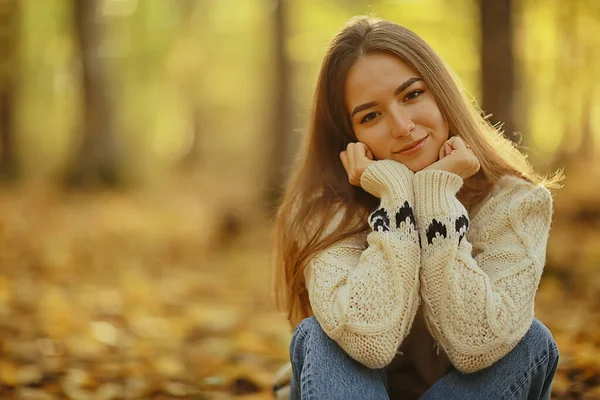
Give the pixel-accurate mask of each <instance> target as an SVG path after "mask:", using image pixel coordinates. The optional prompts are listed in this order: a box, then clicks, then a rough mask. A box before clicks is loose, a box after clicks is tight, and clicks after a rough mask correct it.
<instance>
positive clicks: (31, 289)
mask: <svg viewBox="0 0 600 400" xmlns="http://www.w3.org/2000/svg"><path fill="white" fill-rule="evenodd" d="M365 13H367V14H371V15H374V16H376V17H381V18H386V19H391V20H393V21H396V22H398V23H400V24H403V25H405V26H407V27H409V28H411V29H413V30H414V31H416V32H417V33H418V34H420V35H421V36H423V37H424V38H425V39H426V40H427V41H428V42H429V43H430V44H431V45H432V46H433V47H434V48H435V49H436V50H437V51H438V52H439V53H440V54H441V55H442V57H443V58H444V59H445V60H446V61H447V62H448V64H449V65H450V66H451V67H452V68H453V69H454V70H455V71H456V72H457V74H458V76H459V77H460V79H461V80H462V82H463V84H464V87H465V88H466V90H467V91H468V92H470V93H471V94H472V95H473V98H474V99H476V100H477V102H478V103H479V104H480V105H481V106H482V107H483V109H484V110H485V112H486V113H491V114H493V116H492V117H491V118H492V120H496V121H503V122H504V123H505V128H506V131H507V132H515V131H517V132H520V133H521V134H517V135H513V134H509V136H510V137H511V138H513V139H514V140H515V141H516V142H518V143H520V145H521V146H522V149H523V151H525V152H527V153H528V154H529V155H530V159H531V160H532V162H534V164H535V165H536V166H537V168H538V170H540V171H554V170H556V169H557V168H564V169H565V173H566V175H567V180H566V181H565V187H564V188H563V189H561V190H557V191H555V216H554V225H553V229H552V234H551V238H550V242H549V246H548V261H547V268H546V272H545V275H544V277H543V280H542V283H541V286H540V290H539V292H538V296H537V305H536V312H537V316H538V318H540V319H541V320H542V321H543V322H545V323H546V324H547V325H548V326H549V327H550V328H551V329H552V331H553V332H554V334H555V336H556V339H557V342H558V344H559V347H560V350H561V360H560V365H559V371H558V374H557V377H556V380H555V383H554V391H553V392H554V393H553V398H554V399H600V347H599V345H600V330H599V329H600V314H599V311H598V310H600V300H599V299H600V268H599V263H600V245H599V244H600V193H599V192H598V185H599V184H600V159H599V150H600V149H599V147H600V146H599V141H600V79H598V71H600V1H599V0H571V1H560V0H496V1H492V0H393V1H392V0H371V1H367V0H284V1H276V0H0V66H1V68H0V176H1V181H2V183H1V186H0V349H1V351H0V397H1V398H3V399H11V398H20V399H65V398H69V399H138V398H140V399H168V398H184V399H225V398H230V397H233V396H239V397H243V398H252V399H268V398H271V392H270V390H271V382H272V379H273V374H274V372H275V371H276V370H277V369H278V368H279V367H280V366H281V365H283V364H284V363H286V362H287V360H288V346H289V340H290V337H291V332H290V328H289V326H288V324H287V322H286V319H285V316H284V314H283V313H281V312H278V311H276V310H275V309H274V306H273V302H272V287H271V282H272V266H271V264H270V257H271V255H270V250H271V237H272V226H271V225H272V224H271V222H270V221H271V219H270V218H271V216H272V210H273V208H274V207H275V206H276V204H277V195H278V193H279V188H280V187H281V185H282V184H283V182H284V181H285V176H286V172H287V171H288V168H289V166H290V164H291V161H292V159H293V157H294V152H295V149H296V148H297V146H298V143H299V139H300V137H301V136H302V134H303V132H304V127H305V125H306V121H307V116H308V114H309V107H310V101H311V96H312V91H313V87H314V84H315V80H316V75H317V70H318V67H319V64H320V61H321V58H322V56H323V54H324V51H325V47H326V45H327V43H328V42H329V40H330V39H331V38H332V37H333V35H334V34H335V32H336V31H337V30H338V29H339V28H340V27H341V26H342V25H343V24H344V23H345V22H346V21H347V20H348V19H349V18H350V17H351V16H353V15H357V14H365Z"/></svg>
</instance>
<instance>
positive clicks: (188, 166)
mask: <svg viewBox="0 0 600 400" xmlns="http://www.w3.org/2000/svg"><path fill="white" fill-rule="evenodd" d="M180 6H181V8H180V12H181V25H182V30H183V31H184V35H183V36H184V37H185V38H188V40H187V41H186V43H194V44H196V45H201V43H200V44H199V43H197V41H196V42H194V38H195V37H196V35H197V34H196V33H194V32H190V30H191V29H192V27H193V16H194V13H195V12H196V8H197V7H198V6H202V15H203V16H208V15H209V12H210V11H209V9H208V7H210V4H209V1H208V0H180ZM202 22H203V23H202V24H201V26H202V27H206V26H207V25H208V24H209V21H206V20H204V21H202ZM203 34H204V35H203V37H202V38H201V39H204V40H206V37H207V35H208V29H206V30H204V31H203ZM185 50H187V51H189V50H190V49H185ZM187 57H188V58H190V57H193V58H194V59H193V61H192V62H190V63H189V64H188V67H187V68H185V71H183V82H182V83H181V92H182V94H183V96H184V98H185V100H186V103H187V106H188V115H189V118H190V120H191V124H190V129H191V132H190V134H191V143H190V146H189V147H188V150H187V152H186V153H185V154H184V155H183V156H182V158H181V161H180V167H181V169H183V170H194V169H195V168H196V167H197V166H198V164H199V162H200V151H201V149H200V137H201V133H202V109H201V107H200V101H199V100H198V94H197V92H196V89H195V82H194V77H195V75H196V74H197V73H198V70H199V68H200V65H199V62H198V60H197V56H196V55H191V54H188V55H187Z"/></svg>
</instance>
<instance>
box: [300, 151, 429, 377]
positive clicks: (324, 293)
mask: <svg viewBox="0 0 600 400" xmlns="http://www.w3.org/2000/svg"><path fill="white" fill-rule="evenodd" d="M413 175H414V174H413V172H412V171H410V170H409V169H408V168H407V167H406V166H404V165H403V164H400V163H398V162H395V161H391V160H382V161H377V162H376V163H374V164H372V165H371V166H369V167H368V168H367V170H366V171H365V172H364V173H363V176H362V178H361V185H362V187H363V188H364V189H365V190H367V191H368V192H369V193H371V194H373V195H375V196H377V197H379V198H380V199H381V202H380V207H379V208H378V209H377V210H376V211H374V212H373V213H372V214H370V216H369V225H370V227H371V231H369V233H368V235H367V247H366V249H365V247H364V244H362V245H361V244H360V243H359V242H360V241H356V240H354V241H353V240H351V239H349V240H346V241H342V242H339V243H337V244H335V245H333V246H332V247H330V248H328V249H326V250H324V251H323V252H321V253H319V254H317V255H316V256H315V257H314V258H313V259H312V260H311V261H310V262H309V263H308V265H307V268H306V269H305V279H306V285H307V290H308V295H309V299H310V304H311V307H312V310H313V312H314V314H315V317H316V318H317V320H318V321H319V324H320V325H321V326H322V328H323V330H324V331H325V332H326V334H327V335H328V336H329V337H331V338H332V339H333V340H335V341H336V342H337V343H338V344H339V345H340V346H341V347H342V348H343V349H344V350H345V351H346V352H347V353H348V354H349V355H350V356H351V357H352V358H354V359H355V360H357V361H359V362H360V363H362V364H364V365H366V366H367V367H369V368H383V367H385V366H386V365H388V364H389V363H390V362H391V361H392V360H393V358H394V357H395V355H396V352H397V349H398V347H399V346H400V344H401V343H402V341H403V339H404V338H405V337H406V336H407V335H408V333H409V331H410V327H411V325H412V322H413V319H414V317H415V314H416V312H417V308H418V303H419V294H418V290H419V268H420V262H419V241H418V240H419V239H418V234H417V230H416V227H415V219H414V213H413V210H412V207H413V193H412V190H413V189H412V179H413ZM363 238H364V237H363ZM363 240H364V239H363Z"/></svg>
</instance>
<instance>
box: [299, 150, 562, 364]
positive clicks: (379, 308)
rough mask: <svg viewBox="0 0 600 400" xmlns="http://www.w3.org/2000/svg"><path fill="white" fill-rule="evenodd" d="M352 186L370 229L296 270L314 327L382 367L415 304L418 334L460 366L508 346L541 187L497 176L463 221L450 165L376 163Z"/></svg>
mask: <svg viewBox="0 0 600 400" xmlns="http://www.w3.org/2000/svg"><path fill="white" fill-rule="evenodd" d="M361 184H362V187H363V188H364V189H365V190H366V191H368V192H369V193H371V194H373V195H374V196H377V197H378V198H380V199H381V204H380V207H379V208H378V209H377V210H376V211H375V212H373V213H372V214H371V215H370V217H369V224H370V226H371V228H372V231H370V232H369V233H368V235H366V234H365V235H366V237H365V235H357V236H355V237H352V238H350V239H347V240H344V241H342V242H339V243H337V244H336V245H334V246H332V247H331V248H329V249H327V250H325V251H323V252H321V253H319V254H318V255H317V256H315V257H314V258H313V259H312V260H311V261H310V263H309V265H308V266H307V268H306V270H305V280H306V286H307V290H308V294H309V299H310V303H311V306H312V309H313V312H314V314H315V316H316V318H317V320H318V321H319V323H320V324H321V326H322V327H323V329H324V331H325V332H326V333H327V334H328V335H329V336H330V337H331V338H332V339H333V340H335V341H336V342H337V343H338V344H339V345H340V346H341V347H342V348H343V349H344V350H345V351H346V352H347V353H348V354H349V355H350V356H351V357H352V358H354V359H356V360H357V361H359V362H361V363H362V364H364V365H366V366H368V367H370V368H382V367H384V366H387V365H388V364H390V362H391V361H392V360H393V359H394V357H396V355H397V350H398V348H399V346H400V345H401V344H402V341H403V340H404V338H406V336H407V335H408V334H409V332H410V330H411V326H412V323H413V320H414V318H415V315H416V313H417V310H418V309H419V308H420V307H422V310H423V314H424V317H425V321H426V324H427V328H428V330H429V332H430V333H431V335H432V336H433V338H434V339H435V341H436V342H437V343H438V345H441V347H442V348H443V349H444V350H445V352H446V353H447V355H448V358H449V359H450V361H451V362H452V364H453V365H454V366H455V367H456V368H457V369H458V370H459V371H462V372H465V373H469V372H474V371H478V370H480V369H483V368H485V367H488V366H490V365H491V364H493V363H494V362H496V361H497V360H499V359H501V358H502V357H503V356H504V355H506V354H507V353H508V352H509V351H511V350H512V349H513V348H514V347H515V346H516V345H517V343H518V342H519V340H520V339H521V338H522V337H523V336H524V335H525V333H526V332H527V330H528V329H529V327H530V325H531V323H532V320H533V317H534V297H535V292H536V290H537V287H538V284H539V281H540V277H541V275H542V270H543V267H544V263H545V254H546V242H547V239H548V233H549V229H550V223H551V217H552V197H551V195H550V193H549V191H548V190H547V189H545V188H543V187H541V186H534V185H532V184H530V183H528V182H526V181H524V180H522V179H519V178H516V177H512V176H505V177H503V178H501V179H500V181H499V182H498V183H497V184H496V185H495V187H494V189H493V191H492V193H491V194H490V195H489V196H488V198H487V199H486V200H485V202H484V203H483V204H482V206H481V207H480V208H479V211H478V212H477V214H476V215H475V216H474V217H473V219H472V220H471V219H470V217H469V215H468V213H467V211H466V210H465V208H464V207H463V205H462V204H461V203H460V202H459V201H458V200H457V198H456V194H457V192H458V191H459V189H460V188H461V186H462V184H463V180H462V178H461V177H459V176H458V175H456V174H453V173H450V172H446V171H441V170H426V171H420V172H417V173H416V174H415V173H413V172H412V171H410V170H409V169H408V168H407V167H406V166H404V165H403V164H401V163H398V162H396V161H392V160H382V161H377V162H376V163H374V164H372V165H371V166H369V167H368V168H367V170H366V171H365V172H364V173H363V176H362V178H361ZM338 221H339V220H337V221H331V223H330V225H331V226H335V224H336V223H338ZM421 302H422V304H421Z"/></svg>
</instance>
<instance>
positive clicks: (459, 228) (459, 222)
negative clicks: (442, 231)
mask: <svg viewBox="0 0 600 400" xmlns="http://www.w3.org/2000/svg"><path fill="white" fill-rule="evenodd" d="M455 228H456V233H458V235H459V236H458V244H460V242H461V241H462V240H463V238H464V237H465V235H466V234H467V229H469V219H468V218H467V216H466V215H461V216H460V217H458V218H457V219H456V223H455Z"/></svg>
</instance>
